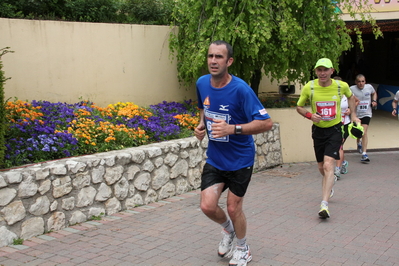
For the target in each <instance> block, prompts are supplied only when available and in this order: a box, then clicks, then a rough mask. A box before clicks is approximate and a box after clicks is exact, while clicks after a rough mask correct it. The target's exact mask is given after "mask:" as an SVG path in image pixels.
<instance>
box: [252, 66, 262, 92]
mask: <svg viewBox="0 0 399 266" xmlns="http://www.w3.org/2000/svg"><path fill="white" fill-rule="evenodd" d="M261 78H262V71H261V70H260V69H255V70H254V73H253V74H252V77H251V88H252V90H253V91H254V92H255V94H256V96H258V93H259V84H260V80H261Z"/></svg>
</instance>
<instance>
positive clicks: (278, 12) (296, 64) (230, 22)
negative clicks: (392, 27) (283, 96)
mask: <svg viewBox="0 0 399 266" xmlns="http://www.w3.org/2000/svg"><path fill="white" fill-rule="evenodd" d="M355 2H356V3H355ZM363 2H366V0H359V1H355V0H343V1H339V2H337V4H339V5H341V6H343V7H345V8H346V9H347V10H349V12H350V13H351V14H352V15H354V14H355V13H357V12H360V16H361V18H360V19H362V20H363V21H364V22H366V21H370V22H371V23H372V25H374V26H375V21H374V20H373V19H372V18H371V17H370V16H368V15H369V13H367V11H369V10H370V8H371V7H370V6H367V4H365V3H363ZM336 10H337V9H336V5H335V4H333V3H332V2H331V0H319V1H308V0H279V1H272V0H233V1H232V0H179V1H177V2H176V5H175V9H174V12H173V16H174V23H173V26H174V29H173V31H172V33H171V35H170V49H171V54H172V55H173V56H176V57H177V61H178V73H179V79H180V81H181V82H183V83H186V84H192V82H193V81H195V79H196V78H198V77H199V76H200V75H201V74H203V73H204V71H206V53H207V49H208V46H209V44H210V43H211V42H212V41H215V40H224V41H227V42H229V43H230V44H231V45H232V46H233V48H234V59H235V62H234V63H233V65H232V66H231V67H230V68H229V69H230V70H229V71H230V72H231V73H232V74H235V75H237V76H239V77H241V78H242V79H244V80H245V81H247V82H248V83H250V84H251V87H252V88H254V87H256V85H259V81H260V79H256V78H255V79H254V74H255V75H256V74H257V73H262V75H267V76H269V77H270V78H271V80H274V79H277V80H283V79H288V81H289V82H293V81H299V82H301V83H305V82H306V81H307V80H309V78H310V76H311V73H312V69H313V66H314V64H315V62H316V61H317V60H318V59H319V58H322V57H328V58H330V59H331V60H332V61H333V63H334V66H338V59H339V57H340V56H341V54H342V52H344V51H346V50H348V49H350V48H351V47H352V45H353V44H352V40H351V37H350V33H351V31H350V30H349V29H347V28H346V26H345V22H344V21H343V20H342V19H341V17H340V14H339V13H337V12H336ZM177 26H178V29H177ZM375 28H376V31H375V33H376V36H378V35H379V34H381V33H380V32H379V31H378V27H375ZM356 32H357V33H358V35H359V36H361V32H360V31H356ZM360 39H361V38H360ZM261 71H262V72H261ZM256 82H257V83H258V84H254V83H256ZM255 92H257V91H255Z"/></svg>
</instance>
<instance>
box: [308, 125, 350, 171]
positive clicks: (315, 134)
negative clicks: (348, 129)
mask: <svg viewBox="0 0 399 266" xmlns="http://www.w3.org/2000/svg"><path fill="white" fill-rule="evenodd" d="M341 127H342V123H339V124H336V125H335V126H332V127H327V128H321V127H318V126H315V125H312V138H313V148H314V152H315V155H316V160H317V162H318V163H320V162H322V161H323V160H324V156H329V157H332V158H334V159H336V160H339V149H340V147H341V145H342V139H343V134H342V129H341Z"/></svg>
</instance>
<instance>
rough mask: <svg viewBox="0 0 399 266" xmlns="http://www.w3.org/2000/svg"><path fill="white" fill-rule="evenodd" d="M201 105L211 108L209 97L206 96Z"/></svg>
mask: <svg viewBox="0 0 399 266" xmlns="http://www.w3.org/2000/svg"><path fill="white" fill-rule="evenodd" d="M202 104H203V105H204V106H205V107H207V108H209V107H210V106H211V101H210V100H209V96H206V98H205V100H204V102H203V103H202Z"/></svg>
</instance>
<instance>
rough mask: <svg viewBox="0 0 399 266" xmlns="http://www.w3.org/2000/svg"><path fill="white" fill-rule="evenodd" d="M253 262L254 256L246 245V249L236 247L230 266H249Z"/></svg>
mask: <svg viewBox="0 0 399 266" xmlns="http://www.w3.org/2000/svg"><path fill="white" fill-rule="evenodd" d="M251 260H252V255H251V251H250V250H249V246H248V245H245V247H236V249H235V250H234V253H233V258H232V259H231V260H230V262H229V266H247V263H248V262H250V261H251Z"/></svg>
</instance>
